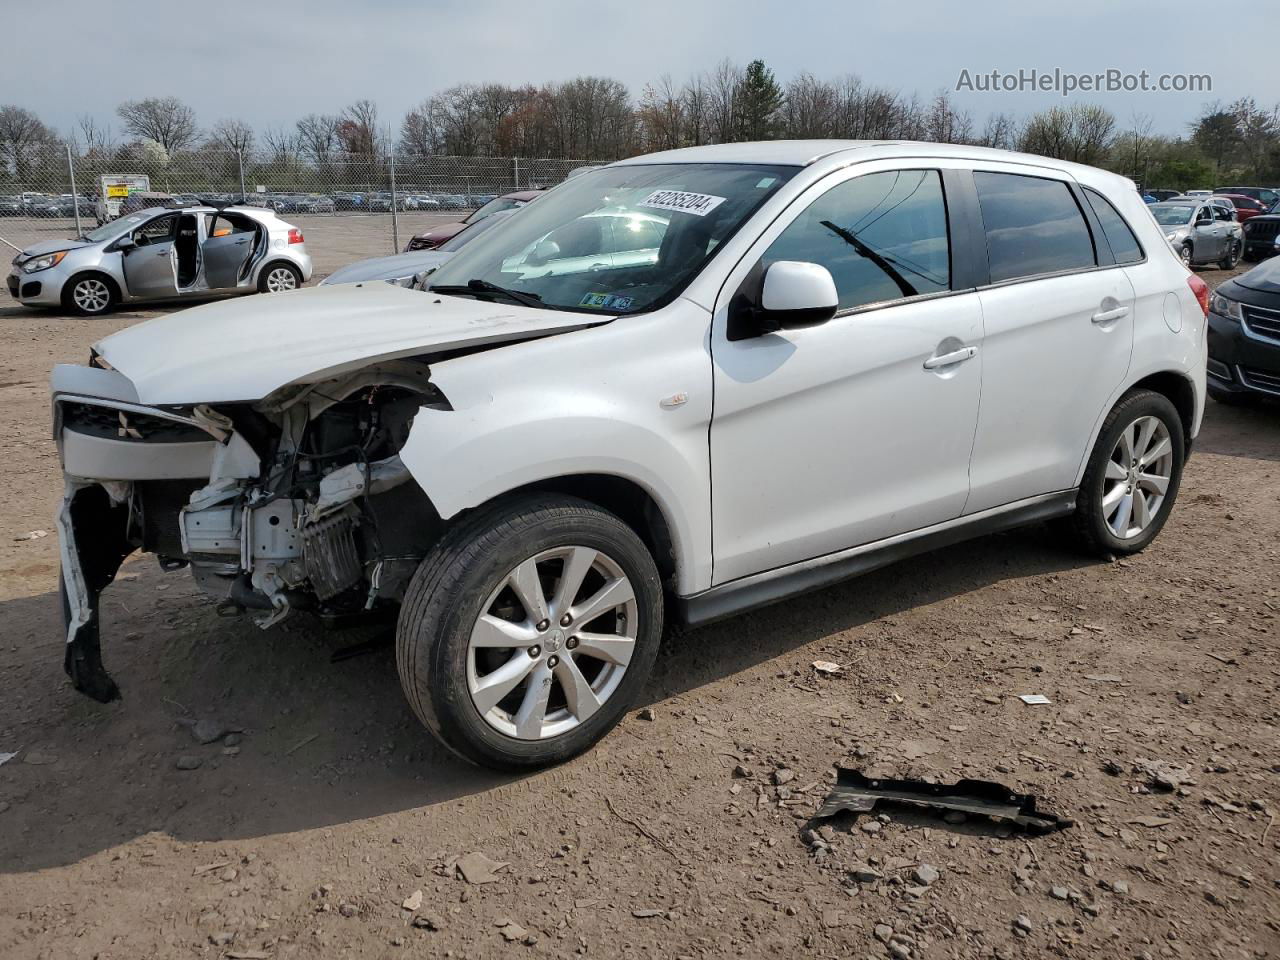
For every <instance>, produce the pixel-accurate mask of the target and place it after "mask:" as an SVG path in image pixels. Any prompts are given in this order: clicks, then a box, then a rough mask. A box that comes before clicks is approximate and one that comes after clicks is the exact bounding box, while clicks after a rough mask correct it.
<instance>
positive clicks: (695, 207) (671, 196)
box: [640, 190, 725, 217]
mask: <svg viewBox="0 0 1280 960" xmlns="http://www.w3.org/2000/svg"><path fill="white" fill-rule="evenodd" d="M724 200H725V198H724V197H713V196H712V195H711V194H709V193H685V192H684V191H683V190H655V191H653V193H651V194H649V195H648V196H647V197H645V198H644V199H643V200H641V201H640V206H642V207H650V208H651V209H654V210H672V211H674V212H676V213H692V214H693V215H694V216H695V217H705V216H706V215H707V214H708V213H710V212H711V211H712V210H714V209H715V208H716V207H718V206H720V204H722V203H724Z"/></svg>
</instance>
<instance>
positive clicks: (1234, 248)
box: [1218, 240, 1240, 270]
mask: <svg viewBox="0 0 1280 960" xmlns="http://www.w3.org/2000/svg"><path fill="white" fill-rule="evenodd" d="M1239 262H1240V241H1239V240H1232V241H1231V242H1230V243H1228V244H1227V252H1226V253H1224V254H1223V255H1222V259H1221V260H1219V261H1218V266H1220V267H1221V268H1222V269H1223V270H1234V269H1235V268H1236V264H1237V263H1239Z"/></svg>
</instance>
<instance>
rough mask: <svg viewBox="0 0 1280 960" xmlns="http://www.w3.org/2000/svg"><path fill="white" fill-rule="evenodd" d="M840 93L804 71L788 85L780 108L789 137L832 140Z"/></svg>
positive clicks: (825, 82) (832, 86)
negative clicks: (828, 138) (827, 138)
mask: <svg viewBox="0 0 1280 960" xmlns="http://www.w3.org/2000/svg"><path fill="white" fill-rule="evenodd" d="M838 105H839V93H838V92H837V91H836V88H835V86H834V85H832V84H830V83H828V82H827V81H825V80H818V79H817V78H816V77H814V76H813V74H811V73H809V72H807V71H805V72H802V73H800V74H798V75H797V76H795V77H794V78H792V80H791V82H790V83H788V84H787V96H786V102H785V104H784V106H783V108H782V116H783V123H784V125H785V128H786V133H787V136H789V137H799V138H805V137H831V136H835V135H836V121H837V119H838V109H837V108H838Z"/></svg>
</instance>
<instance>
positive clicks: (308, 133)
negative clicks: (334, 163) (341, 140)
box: [297, 113, 338, 165]
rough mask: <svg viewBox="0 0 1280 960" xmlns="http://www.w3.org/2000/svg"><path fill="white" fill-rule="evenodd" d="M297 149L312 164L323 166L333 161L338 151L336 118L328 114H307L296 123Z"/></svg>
mask: <svg viewBox="0 0 1280 960" xmlns="http://www.w3.org/2000/svg"><path fill="white" fill-rule="evenodd" d="M297 130H298V148H299V150H300V151H301V152H302V154H303V155H304V156H306V157H308V158H309V159H310V160H312V161H313V162H314V163H316V164H319V165H323V164H326V163H329V162H330V161H331V160H332V159H333V154H334V152H335V151H336V150H337V149H338V118H337V117H335V116H331V115H329V114H322V113H309V114H307V115H306V116H305V117H303V118H302V119H301V120H299V121H298V123H297Z"/></svg>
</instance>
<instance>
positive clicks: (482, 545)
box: [53, 141, 1208, 768]
mask: <svg viewBox="0 0 1280 960" xmlns="http://www.w3.org/2000/svg"><path fill="white" fill-rule="evenodd" d="M1207 296H1208V291H1207V290H1206V288H1205V285H1204V283H1203V282H1202V281H1200V280H1199V279H1198V278H1196V277H1194V276H1192V275H1190V274H1189V273H1188V271H1187V270H1186V268H1185V267H1183V266H1182V264H1181V263H1180V262H1179V260H1178V258H1177V256H1176V255H1175V254H1174V253H1173V251H1172V250H1171V249H1170V248H1169V245H1168V244H1167V243H1166V242H1165V240H1164V237H1163V235H1162V233H1161V231H1160V228H1159V227H1157V225H1156V224H1155V222H1154V220H1153V219H1152V217H1151V215H1150V214H1149V213H1148V212H1147V209H1146V206H1145V205H1144V204H1143V202H1142V199H1141V198H1140V197H1139V195H1138V194H1137V193H1136V192H1135V190H1134V187H1133V184H1132V183H1130V182H1129V181H1127V180H1124V179H1122V178H1120V177H1117V176H1114V175H1112V174H1109V173H1104V172H1102V171H1100V170H1096V169H1092V168H1090V167H1082V166H1076V165H1073V164H1069V163H1061V162H1057V161H1053V160H1046V159H1043V158H1040V157H1033V156H1021V155H1016V154H1010V153H1004V152H1000V151H993V150H983V149H977V148H969V147H959V146H947V145H938V144H923V143H873V142H844V141H840V142H825V141H816V142H774V143H755V144H736V145H724V146H713V147H700V148H696V149H689V150H677V151H674V152H670V153H661V154H656V155H651V156H645V157H637V158H635V159H632V160H627V161H624V162H622V163H617V164H613V165H612V166H608V167H604V168H602V169H598V170H593V171H590V172H587V173H584V174H582V175H581V176H579V177H576V178H574V179H573V180H571V181H568V182H566V183H564V184H562V185H561V186H559V187H557V188H556V189H554V190H552V191H550V192H549V193H547V195H546V196H545V197H543V198H542V199H541V200H539V201H538V202H537V203H535V204H530V205H529V206H528V207H525V208H524V209H522V210H521V211H520V212H518V213H517V214H515V215H514V216H513V217H511V219H510V220H509V221H508V222H507V223H505V224H503V225H502V226H500V227H499V228H497V229H495V230H492V231H489V232H488V233H487V234H485V235H484V236H483V237H481V238H479V239H477V240H476V241H475V242H474V243H472V244H470V245H468V246H467V247H466V248H465V249H463V250H462V251H461V252H459V253H458V254H457V256H456V257H455V258H454V259H453V260H451V261H450V262H449V263H448V264H446V265H445V266H443V267H441V268H440V269H439V270H438V272H437V273H435V274H434V275H433V276H432V277H431V278H430V288H429V289H428V290H425V291H422V290H409V289H404V288H402V287H399V286H394V285H390V284H385V283H366V284H356V285H349V286H339V287H329V288H325V289H311V290H301V291H296V292H291V293H287V294H283V295H281V296H278V297H271V298H268V299H265V300H247V301H233V302H223V303H215V304H210V305H207V306H201V307H196V308H194V309H192V310H189V311H184V312H183V313H181V314H180V315H173V316H169V317H164V318H160V319H156V320H152V321H150V322H147V323H143V324H140V325H138V326H134V327H132V328H129V329H127V330H124V331H122V332H120V333H117V334H115V335H113V336H110V337H108V338H106V339H105V340H103V341H101V342H100V343H98V344H97V346H96V347H95V349H94V351H93V354H92V357H91V361H90V364H89V365H88V366H83V367H79V366H60V367H58V368H57V369H56V370H55V371H54V375H53V402H54V410H55V418H54V419H55V435H56V438H57V441H58V446H59V450H60V453H61V457H62V464H63V469H64V472H65V474H66V497H65V500H64V503H63V507H62V510H61V513H60V516H59V524H58V525H59V532H60V534H61V542H62V572H63V598H64V601H65V603H64V607H65V610H66V614H67V653H66V667H67V671H68V673H69V674H70V675H71V677H72V679H73V681H74V682H75V684H76V686H77V687H78V688H80V689H81V690H84V691H85V692H86V693H88V694H90V695H91V696H94V697H96V698H98V699H102V700H106V699H110V698H112V697H114V696H116V695H117V694H118V691H117V688H116V686H115V684H114V682H113V681H112V679H111V678H110V676H109V675H108V674H107V673H106V672H105V671H104V669H103V666H102V661H101V659H100V655H99V643H98V616H97V610H98V594H99V592H100V591H101V589H102V588H103V587H105V586H106V585H107V584H108V583H109V582H110V581H111V579H112V577H113V576H114V574H115V572H116V569H117V568H118V566H119V564H120V562H121V560H122V558H123V557H125V556H127V555H128V554H129V553H130V552H131V551H133V550H135V549H141V550H146V551H150V552H153V553H156V554H158V555H159V557H160V561H161V564H162V566H163V567H164V568H165V569H177V568H180V567H185V566H189V567H190V569H191V572H192V575H193V576H194V578H195V580H196V581H197V583H198V584H199V585H200V586H201V587H203V588H204V589H205V590H206V591H208V592H209V593H211V594H212V595H214V596H215V597H217V598H219V600H220V601H221V604H222V605H223V607H224V608H225V609H226V610H227V611H228V612H234V611H237V610H243V609H256V610H258V611H259V614H260V622H261V623H262V624H264V625H270V624H272V623H275V622H278V621H279V620H280V619H281V618H282V617H284V616H286V615H288V614H289V613H290V612H291V611H294V610H307V611H312V612H313V613H314V614H316V615H318V616H320V617H322V618H333V619H337V618H343V619H346V618H349V617H351V616H353V615H364V614H367V615H372V616H377V615H386V614H390V615H396V616H398V632H397V647H398V665H399V673H400V679H401V682H402V684H403V687H404V690H405V693H406V694H407V696H408V699H409V702H410V703H411V704H412V706H413V709H414V711H415V712H416V713H417V714H418V716H419V717H420V718H421V719H422V721H423V722H424V723H425V724H426V725H427V726H428V727H430V728H431V729H432V730H433V731H434V732H435V733H436V734H437V735H438V736H439V737H440V738H441V739H442V740H443V741H444V742H445V743H446V744H447V745H448V746H449V747H451V748H452V749H453V750H454V751H456V752H457V753H459V754H460V755H462V756H464V757H467V758H469V759H471V760H474V761H477V762H480V763H484V764H490V765H494V766H499V767H506V768H523V767H533V766H537V765H541V764H547V763H553V762H557V761H561V760H564V759H566V758H568V757H570V756H572V755H574V754H576V753H578V752H580V751H582V750H584V749H586V748H587V747H588V746H589V745H591V744H592V743H593V742H594V741H596V740H597V739H598V738H600V737H601V736H602V735H604V733H605V732H607V731H608V730H609V729H610V728H611V727H612V726H613V724H615V723H616V722H617V721H618V719H619V718H620V716H621V715H622V714H623V712H624V711H625V710H626V709H627V707H628V705H630V704H631V703H632V702H633V701H634V700H635V698H636V697H637V695H638V694H639V693H640V691H641V689H642V688H643V686H644V684H645V678H646V676H647V674H648V673H649V669H650V666H651V664H652V663H653V660H654V656H655V654H656V652H657V648H658V643H659V639H660V638H661V636H662V634H663V627H664V624H665V622H666V621H667V620H669V619H670V620H679V621H683V622H685V623H692V624H697V623H703V622H705V621H707V620H710V619H712V618H716V617H722V616H726V615H729V614H733V613H737V612H739V611H742V610H745V609H748V608H750V607H754V606H758V605H760V604H765V603H771V602H774V601H779V600H783V599H788V598H792V597H794V596H796V595H797V594H800V593H802V592H804V591H806V590H811V589H813V588H815V587H820V586H823V585H825V584H829V583H832V582H834V581H837V580H840V579H842V578H845V577H848V576H851V575H853V574H856V573H860V572H862V571H865V570H868V569H871V568H873V567H877V566H880V565H883V564H886V563H889V562H892V561H895V560H899V559H902V558H903V557H907V556H909V555H911V554H914V553H917V552H920V551H923V550H926V549H929V548H932V547H935V546H938V545H940V544H946V543H951V542H954V541H957V540H960V539H963V538H966V537H973V536H979V535H982V534H985V533H989V532H991V531H993V530H999V529H1003V528H1006V527H1011V526H1014V525H1017V524H1024V523H1028V522H1032V521H1041V520H1054V521H1057V522H1059V523H1060V525H1061V526H1062V527H1063V528H1064V529H1065V530H1066V531H1067V532H1068V533H1069V534H1070V535H1071V536H1073V537H1074V538H1075V540H1076V541H1077V542H1078V543H1080V544H1081V545H1082V546H1084V547H1085V548H1087V549H1089V550H1092V551H1095V552H1100V553H1104V554H1123V553H1132V552H1135V551H1137V550H1141V549H1142V548H1143V547H1145V546H1146V545H1147V544H1148V543H1150V542H1151V540H1152V539H1153V538H1154V537H1155V536H1156V534H1157V533H1158V532H1159V530H1160V528H1161V527H1162V526H1163V525H1164V523H1165V521H1166V520H1167V518H1168V516H1169V512H1170V510H1171V509H1172V507H1173V502H1174V498H1175V497H1176V495H1177V492H1178V482H1179V479H1180V477H1181V473H1182V466H1183V462H1184V459H1185V457H1186V455H1187V450H1188V448H1189V446H1190V443H1191V440H1192V438H1193V437H1194V436H1195V435H1196V432H1197V430H1198V429H1199V424H1200V418H1201V413H1202V409H1203V402H1204V401H1203V398H1204V392H1205V333H1204V331H1205V307H1206V301H1207Z"/></svg>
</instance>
